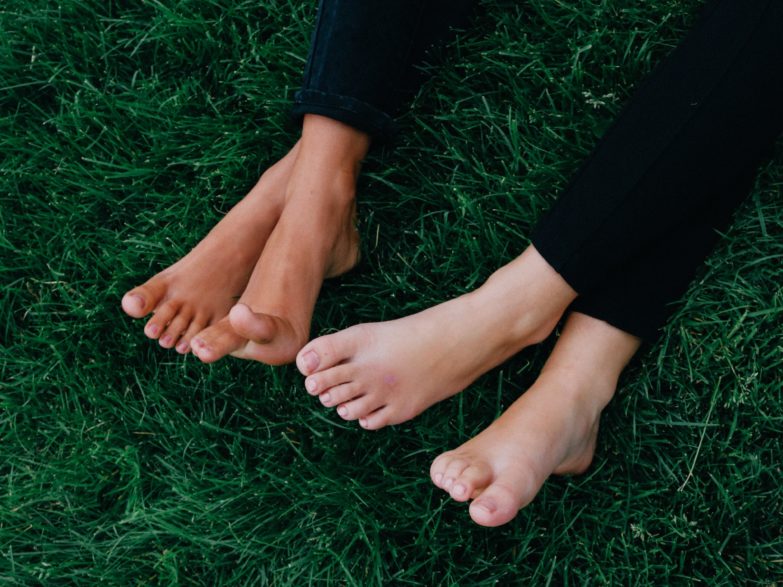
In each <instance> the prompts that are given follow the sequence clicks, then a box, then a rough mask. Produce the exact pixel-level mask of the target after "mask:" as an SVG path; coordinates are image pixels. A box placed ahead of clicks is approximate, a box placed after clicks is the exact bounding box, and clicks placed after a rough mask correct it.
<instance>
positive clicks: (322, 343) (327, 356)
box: [296, 326, 362, 375]
mask: <svg viewBox="0 0 783 587" xmlns="http://www.w3.org/2000/svg"><path fill="white" fill-rule="evenodd" d="M361 331H362V329H361V326H353V327H351V328H348V329H347V330H343V331H341V332H337V333H335V334H328V335H326V336H321V337H319V338H316V339H315V340H312V341H310V342H309V343H307V344H306V345H305V346H304V348H302V350H301V351H299V353H298V354H297V356H296V366H297V368H298V369H299V371H300V372H301V373H302V375H311V374H312V373H315V372H317V371H323V370H324V369H330V368H331V367H334V366H335V365H337V364H339V363H341V362H343V361H345V360H347V359H350V358H351V357H352V356H353V354H354V352H355V351H356V349H357V348H358V346H359V343H358V340H357V339H358V338H359V337H360V336H361Z"/></svg>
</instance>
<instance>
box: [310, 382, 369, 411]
mask: <svg viewBox="0 0 783 587" xmlns="http://www.w3.org/2000/svg"><path fill="white" fill-rule="evenodd" d="M361 395H362V391H361V388H360V387H359V386H358V385H356V384H355V383H346V384H345V385H337V386H335V387H332V388H331V389H328V390H326V391H325V392H323V393H322V394H321V395H319V396H318V399H319V400H321V403H322V404H323V405H325V406H326V407H327V408H331V407H332V406H337V405H339V404H342V403H345V402H348V401H351V400H352V399H355V398H358V397H359V396H361Z"/></svg>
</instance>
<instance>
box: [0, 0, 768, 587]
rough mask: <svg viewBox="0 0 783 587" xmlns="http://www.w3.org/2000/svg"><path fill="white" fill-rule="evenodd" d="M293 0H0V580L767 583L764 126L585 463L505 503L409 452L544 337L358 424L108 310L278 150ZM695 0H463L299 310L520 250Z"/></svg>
mask: <svg viewBox="0 0 783 587" xmlns="http://www.w3.org/2000/svg"><path fill="white" fill-rule="evenodd" d="M313 4H314V3H312V2H306V3H298V2H292V1H291V0H279V1H264V2H258V1H255V0H254V1H246V0H232V1H229V0H161V1H153V0H144V1H139V2H103V1H99V0H61V1H60V2H52V1H47V0H28V1H22V0H6V1H5V2H3V3H2V7H0V203H1V205H2V208H0V210H1V215H0V251H1V253H0V276H2V283H3V290H2V304H0V328H1V329H2V331H1V333H0V337H2V341H1V343H2V346H0V406H1V407H2V411H0V485H1V487H0V584H2V585H38V584H43V585H137V584H138V585H147V584H153V585H179V584H182V585H186V584H187V585H205V586H212V585H266V584H270V585H297V586H298V585H308V584H313V585H320V584H336V585H361V586H364V585H380V584H384V585H496V584H501V585H506V584H536V585H538V584H542V585H543V584H550V585H571V584H591V583H596V584H605V583H611V584H621V585H625V584H627V585H666V584H685V583H689V582H701V583H704V584H709V585H724V584H725V585H729V584H756V585H772V584H775V583H776V582H780V581H783V530H782V528H781V526H782V524H781V519H783V489H782V488H781V485H783V484H781V479H782V478H783V476H782V475H781V469H780V467H781V465H780V463H781V457H782V456H783V399H782V396H781V393H782V392H781V388H783V346H781V345H782V344H783V343H782V342H781V340H782V339H781V330H782V328H781V326H783V289H782V286H781V284H783V264H781V258H783V199H782V198H781V197H780V196H781V183H782V182H783V173H781V171H783V152H781V149H780V148H778V150H777V154H776V156H775V157H774V159H773V161H772V162H771V163H770V164H768V165H767V166H766V167H765V168H764V170H763V171H762V173H761V174H760V176H759V180H758V182H757V184H756V187H755V188H754V190H753V194H752V196H751V197H750V198H749V200H748V202H747V204H746V205H745V206H744V207H743V208H742V210H741V211H740V212H739V214H738V216H737V219H736V222H735V224H734V226H733V228H732V229H731V230H730V231H729V232H728V234H727V235H726V236H725V238H724V239H723V240H722V241H721V244H720V245H719V247H718V249H717V250H716V252H715V253H714V255H713V256H712V257H711V258H710V260H709V262H708V263H707V266H706V268H705V269H704V270H703V271H702V272H701V273H700V275H699V278H698V279H697V280H696V282H695V283H694V285H693V287H692V288H691V291H690V292H689V293H688V295H687V296H686V299H685V301H684V303H682V304H680V305H679V306H678V309H677V311H676V313H675V316H674V317H673V319H672V320H671V321H670V323H669V325H668V326H667V329H666V332H665V334H664V336H663V337H662V338H661V340H660V341H659V342H658V343H657V344H656V345H654V346H652V347H648V348H646V349H645V351H644V352H643V353H642V354H641V356H640V358H639V359H638V360H637V361H635V362H634V364H633V365H632V367H631V368H629V370H628V371H627V373H626V375H625V376H624V378H623V380H622V383H621V386H620V389H619V392H618V395H617V397H616V399H615V400H614V401H613V403H612V404H610V406H609V408H608V409H607V411H606V413H605V417H604V420H603V422H602V431H601V435H600V444H599V449H598V453H597V455H596V459H595V463H594V466H593V467H592V469H591V470H590V471H589V472H588V473H587V474H586V475H584V476H582V477H579V478H572V479H552V480H550V482H549V483H547V485H546V486H545V487H544V489H543V490H542V491H541V493H540V495H539V496H538V499H537V500H536V501H535V502H534V503H533V504H532V505H531V506H530V507H529V508H527V509H526V510H525V511H523V512H522V513H521V514H520V515H519V516H518V517H517V518H516V519H515V520H514V521H513V522H512V523H510V524H508V525H507V526H504V527H502V528H499V529H493V530H488V529H483V528H480V527H477V526H475V525H474V524H473V523H472V522H470V520H469V518H468V516H467V512H466V508H465V507H464V506H461V505H458V504H454V503H451V502H450V501H449V500H448V499H446V498H445V497H444V495H442V494H441V493H440V492H439V491H436V490H435V489H434V488H433V487H432V486H431V484H430V482H429V480H428V477H427V470H428V467H429V463H430V462H431V460H432V459H433V458H434V457H435V456H436V455H437V454H439V453H440V452H442V451H443V450H445V449H448V448H452V447H455V446H457V445H458V444H459V443H461V442H463V441H464V440H466V439H467V438H469V437H470V436H472V435H473V434H475V433H476V432H478V431H479V430H481V429H483V428H484V427H486V425H487V424H489V422H491V421H492V419H493V418H494V417H495V416H496V415H497V414H498V413H499V412H500V411H501V410H502V409H503V408H504V406H507V405H508V404H509V403H510V402H512V401H513V400H514V399H515V398H516V397H517V396H518V395H519V393H521V392H522V391H523V390H524V389H525V388H526V386H528V385H530V383H531V382H532V381H533V380H534V379H535V376H536V373H537V371H538V369H539V368H540V367H541V365H542V363H543V361H544V359H545V358H546V352H547V350H548V348H550V347H551V341H549V342H548V343H545V344H544V345H542V346H541V347H540V348H534V349H529V350H526V351H524V352H523V353H521V354H520V355H519V356H518V357H515V358H514V359H512V360H511V361H510V362H508V363H507V364H505V365H503V366H501V367H500V368H498V369H496V370H494V371H492V372H490V373H489V374H487V375H486V376H484V377H483V378H481V379H480V380H479V381H478V382H477V383H476V384H475V385H474V386H473V388H471V390H469V391H468V392H467V393H464V394H462V395H460V396H458V397H457V398H454V399H451V400H449V401H446V402H444V403H442V404H440V405H438V406H436V407H434V408H433V409H431V410H429V411H428V412H427V413H425V414H424V415H423V416H421V417H420V418H418V419H416V420H415V421H413V422H410V423H407V424H405V425H401V426H398V427H394V428H391V429H386V430H382V431H380V432H377V433H366V432H363V431H361V430H358V429H357V427H356V426H353V425H346V424H345V423H343V422H342V421H340V420H339V418H337V417H336V416H335V415H334V414H332V413H330V412H328V411H325V410H323V409H322V408H320V407H319V405H318V404H317V402H315V401H314V400H312V398H310V397H308V396H307V395H306V394H305V393H304V391H303V389H302V385H301V379H300V377H299V376H298V375H297V373H296V372H295V369H293V368H291V367H285V368H268V367H264V366H261V365H258V364H254V363H247V362H240V361H236V360H233V359H232V360H225V361H222V362H220V363H218V364H215V365H213V366H205V365H202V364H199V363H198V361H195V360H194V359H193V358H192V357H187V358H181V357H179V356H177V355H175V354H172V353H171V352H165V351H163V350H161V349H160V348H158V347H157V346H156V345H155V344H152V343H150V342H149V341H147V340H146V339H145V338H144V337H143V336H142V334H141V327H140V324H139V323H138V322H134V321H132V320H130V319H129V318H127V317H126V316H125V315H124V314H122V312H121V311H120V308H119V298H120V297H121V295H122V293H123V292H124V291H125V290H126V289H127V288H129V287H131V286H132V285H133V284H136V283H138V282H139V281H141V280H143V279H146V277H148V276H149V275H150V274H151V273H153V272H155V271H158V270H159V269H161V268H163V267H165V266H166V265H167V264H170V263H171V262H173V261H174V260H176V259H177V258H179V257H180V256H181V255H183V254H184V253H185V252H187V251H188V250H189V248H190V247H191V246H193V245H194V244H195V243H196V242H198V240H199V238H200V237H201V236H202V235H203V234H204V233H205V232H206V231H207V230H208V229H209V227H211V226H212V225H213V224H214V223H215V222H216V221H217V220H218V219H219V218H220V216H221V214H223V213H224V212H225V211H226V210H228V209H230V207H231V206H232V204H233V203H234V202H236V201H237V199H238V198H240V197H241V196H242V195H243V194H244V193H245V192H246V191H247V189H248V188H249V186H251V185H252V183H253V182H254V181H255V179H256V178H257V177H258V175H259V174H260V172H261V171H262V170H263V169H264V168H265V167H266V166H268V165H269V164H271V163H272V162H273V161H274V160H275V159H276V158H278V157H280V156H281V155H282V154H283V153H285V151H286V150H287V148H288V147H289V146H290V145H291V143H292V137H294V136H295V132H296V131H295V129H294V128H292V127H291V126H290V124H289V123H288V122H287V112H286V111H287V107H288V104H289V101H290V98H291V95H292V93H293V91H294V89H295V88H296V87H297V84H298V80H299V76H300V72H301V69H302V66H303V63H304V59H305V56H306V50H307V43H308V39H309V31H310V29H311V26H312V23H313V18H314V6H313ZM699 4H700V2H698V1H696V0H689V1H686V2H681V1H675V0H657V1H655V2H644V3H640V2H634V1H631V0H615V1H611V2H608V1H605V0H573V1H568V2H555V1H551V0H528V1H526V2H522V3H518V2H515V1H510V0H503V1H500V0H497V1H494V0H493V1H490V2H485V3H484V5H483V6H484V9H485V11H484V13H482V15H481V16H480V17H479V19H478V22H477V24H476V25H475V26H474V27H472V28H471V30H470V31H469V32H467V33H465V34H464V35H462V36H461V37H460V39H459V40H458V41H456V42H455V43H454V44H453V45H452V46H450V47H449V48H448V49H447V50H445V51H442V53H443V55H444V58H445V64H443V65H440V66H438V67H437V68H434V70H435V77H434V78H433V79H431V80H430V81H429V82H428V83H427V84H426V85H425V87H424V88H423V89H422V90H421V92H420V93H419V95H418V96H417V97H416V99H415V101H414V106H413V109H412V111H411V112H410V113H409V114H407V115H405V116H404V117H403V119H402V126H403V131H402V133H401V137H400V140H399V143H398V145H397V146H396V148H394V149H388V150H386V151H377V152H375V153H374V155H373V156H372V157H371V159H370V161H369V162H368V164H367V169H366V173H365V174H364V178H363V179H362V181H361V184H360V216H361V232H362V236H363V261H362V263H361V264H360V266H359V267H358V268H357V269H356V270H355V271H353V272H352V273H350V274H349V275H347V276H345V277H344V278H341V279H339V280H335V281H332V282H329V283H328V284H327V285H326V286H325V288H324V291H323V294H322V297H321V300H320V302H319V304H318V307H317V312H316V320H315V323H314V326H313V332H314V333H319V332H326V331H329V330H332V329H337V328H342V327H345V326H348V325H350V324H353V323H356V322H360V321H368V320H379V319H388V318H393V317H397V316H401V315H405V314H409V313H411V312H414V311H417V310H420V309H423V308H425V307H427V306H429V305H432V304H434V303H437V302H439V301H442V300H445V299H447V298H450V297H453V296H455V295H457V294H459V293H461V292H464V291H466V290H469V289H471V288H473V287H475V286H476V285H478V284H479V283H480V282H481V281H482V280H483V279H485V278H486V277H487V276H488V275H489V274H490V273H491V271H492V270H493V269H494V268H496V267H497V266H499V265H500V264H502V263H504V262H506V261H508V260H510V259H511V258H513V257H514V256H515V255H516V254H518V253H519V252H520V251H521V250H522V249H523V247H524V246H525V245H526V243H527V236H528V235H529V234H530V231H531V228H532V227H533V225H534V224H535V222H536V220H537V218H538V217H539V215H540V214H541V213H542V211H543V210H545V209H546V208H547V207H548V206H549V205H550V204H551V203H552V201H553V200H554V199H555V198H556V196H557V193H558V190H559V189H561V188H562V187H563V185H564V183H565V182H566V181H567V180H568V178H569V176H570V175H571V174H572V173H573V172H574V170H575V169H576V167H577V166H578V164H579V161H581V160H582V158H583V157H584V156H585V155H586V154H587V153H588V152H589V150H590V148H591V146H592V145H593V144H594V143H595V141H596V140H597V138H598V137H599V136H600V134H601V133H602V132H603V130H604V129H605V128H606V127H607V125H608V124H609V123H610V122H611V120H612V119H613V116H614V115H615V114H616V113H617V111H618V109H619V107H620V105H621V104H622V103H623V100H624V99H625V98H626V97H627V96H628V95H629V92H630V91H631V88H632V87H633V86H634V84H636V83H637V82H638V81H639V80H640V79H641V78H642V77H643V76H644V74H645V73H646V72H648V71H649V70H650V69H651V67H652V66H653V65H654V64H655V63H656V62H657V61H658V60H659V59H660V58H661V57H662V56H663V55H665V54H666V53H667V51H669V50H670V49H671V48H672V47H673V46H674V45H675V44H676V42H677V39H678V38H679V37H680V36H681V34H682V32H683V31H684V30H685V29H686V28H687V26H688V23H689V22H690V20H691V18H692V16H693V14H694V12H695V10H696V9H697V7H698V6H699Z"/></svg>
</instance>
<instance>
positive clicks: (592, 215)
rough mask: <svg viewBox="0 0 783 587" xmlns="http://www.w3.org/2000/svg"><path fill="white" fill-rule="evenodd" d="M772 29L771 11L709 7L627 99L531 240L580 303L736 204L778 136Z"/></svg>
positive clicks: (780, 9) (776, 41)
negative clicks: (668, 240)
mask: <svg viewBox="0 0 783 587" xmlns="http://www.w3.org/2000/svg"><path fill="white" fill-rule="evenodd" d="M781 27H783V4H781V3H780V2H776V1H774V0H752V1H750V2H741V1H738V0H719V1H716V2H712V3H711V4H710V5H709V6H708V9H707V10H706V11H705V13H704V14H703V15H702V17H701V19H700V20H699V21H698V22H697V24H696V26H695V27H694V29H693V30H692V31H691V32H690V33H689V35H688V36H687V37H686V39H685V40H684V42H683V43H682V44H681V45H680V46H679V47H678V48H677V49H676V50H675V51H674V52H673V53H672V54H671V55H670V56H669V58H668V59H667V60H665V61H664V62H663V63H662V64H661V65H660V66H659V67H658V68H657V69H656V71H655V72H653V74H652V75H651V76H650V77H649V78H648V79H647V80H646V81H645V83H644V84H643V85H642V87H641V88H640V89H639V90H638V91H637V92H636V94H635V96H634V97H633V98H632V99H631V101H630V102H629V103H628V105H627V106H626V107H625V109H624V111H623V112H622V114H621V115H620V117H619V118H618V120H617V122H616V123H615V125H614V126H613V127H612V129H611V130H610V131H609V132H608V133H607V135H606V136H605V137H604V138H603V139H602V140H601V142H600V143H599V145H598V146H597V147H596V149H595V151H594V152H593V154H592V155H591V156H590V158H589V159H588V160H587V162H586V163H585V164H584V166H583V167H582V169H581V170H580V172H579V173H578V174H577V175H576V176H575V178H574V179H573V181H572V183H571V185H570V186H569V187H568V188H567V189H566V190H565V192H564V193H563V194H562V195H561V197H560V198H559V199H558V201H557V202H556V203H555V205H554V206H553V208H552V210H551V211H550V212H549V213H548V214H547V215H546V217H545V218H544V219H543V220H542V222H541V223H540V224H539V226H538V228H537V229H536V232H535V234H534V236H533V243H534V244H535V246H536V248H537V249H538V250H539V251H540V252H541V255H542V256H543V257H544V258H545V259H547V261H548V262H549V263H550V264H551V265H552V266H553V267H554V269H555V270H556V271H558V273H560V274H561V275H562V276H563V277H564V278H565V279H566V281H568V283H569V284H570V285H571V286H572V287H573V288H574V289H576V290H577V291H578V292H579V293H580V294H586V293H588V292H590V291H591V289H593V288H595V287H600V284H601V283H602V282H604V281H605V280H606V279H607V278H608V276H610V275H611V274H612V273H614V272H619V271H621V270H622V269H623V268H625V267H628V265H629V263H633V260H634V259H635V258H636V257H637V256H638V255H640V254H641V255H644V254H645V251H647V250H649V249H651V248H653V247H655V246H657V243H659V242H660V240H661V238H662V235H666V234H668V233H670V232H671V231H676V230H680V227H682V226H683V225H684V224H685V223H688V222H692V221H694V220H695V221H701V219H708V217H709V216H710V214H711V210H712V209H713V208H715V207H718V208H723V209H729V210H731V209H733V208H734V207H735V206H736V205H737V203H738V202H739V201H740V200H741V199H742V197H743V196H744V194H745V193H746V187H747V185H748V182H749V178H752V177H753V175H754V173H755V170H756V168H757V167H758V165H759V163H760V161H762V160H763V158H764V157H765V155H766V154H767V153H768V151H769V150H770V148H771V146H772V144H773V143H774V141H775V139H776V137H777V136H778V135H779V134H780V132H781V130H783V71H781V68H780V67H779V64H780V63H781V62H783V37H781V35H780V34H779V33H780V30H781ZM742 186H745V188H743V187H742ZM721 214H723V213H722V212H721ZM659 278H660V279H662V278H664V276H659Z"/></svg>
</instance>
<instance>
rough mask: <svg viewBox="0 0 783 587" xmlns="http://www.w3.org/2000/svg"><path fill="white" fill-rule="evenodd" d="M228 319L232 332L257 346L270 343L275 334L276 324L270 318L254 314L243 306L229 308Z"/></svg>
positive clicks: (261, 314) (258, 313)
mask: <svg viewBox="0 0 783 587" xmlns="http://www.w3.org/2000/svg"><path fill="white" fill-rule="evenodd" d="M228 317H229V320H230V322H231V327H232V328H233V329H234V332H236V333H237V334H238V335H239V336H241V337H243V338H246V339H248V340H252V341H254V342H257V343H259V344H266V343H269V342H271V341H272V340H273V339H274V338H275V335H276V334H277V330H278V329H277V323H276V321H275V319H274V318H273V317H272V316H268V315H267V314H263V313H261V312H254V311H253V310H251V309H250V307H249V306H247V305H245V304H237V305H235V306H234V307H233V308H231V312H229V315H228Z"/></svg>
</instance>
